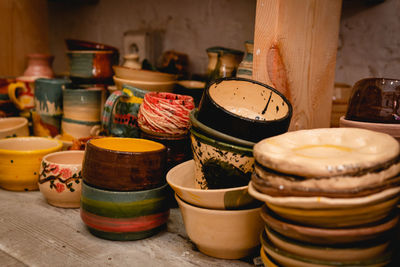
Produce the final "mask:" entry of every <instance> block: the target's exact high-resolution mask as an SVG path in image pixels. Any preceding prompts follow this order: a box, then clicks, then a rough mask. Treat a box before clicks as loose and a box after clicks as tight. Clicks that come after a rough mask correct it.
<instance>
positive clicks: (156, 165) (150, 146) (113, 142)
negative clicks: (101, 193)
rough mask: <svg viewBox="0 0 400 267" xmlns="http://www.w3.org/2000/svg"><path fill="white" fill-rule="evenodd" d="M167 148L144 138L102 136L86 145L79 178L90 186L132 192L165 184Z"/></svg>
mask: <svg viewBox="0 0 400 267" xmlns="http://www.w3.org/2000/svg"><path fill="white" fill-rule="evenodd" d="M166 159H167V149H166V147H165V146H164V145H162V144H160V143H157V142H153V141H150V140H145V139H134V138H114V137H106V138H100V139H91V140H90V141H89V142H88V143H87V146H86V153H85V160H84V163H83V171H82V176H83V180H84V181H85V182H86V183H88V184H89V185H91V186H94V187H97V188H102V189H107V190H115V191H134V190H147V189H152V188H156V187H158V186H160V185H163V184H164V183H165V175H164V174H165V166H166Z"/></svg>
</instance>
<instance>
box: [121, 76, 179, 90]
mask: <svg viewBox="0 0 400 267" xmlns="http://www.w3.org/2000/svg"><path fill="white" fill-rule="evenodd" d="M113 78H114V82H115V85H116V86H117V89H118V90H122V85H124V84H126V85H130V86H133V87H137V88H139V89H143V90H147V91H155V92H172V91H173V89H174V87H175V81H166V82H155V81H142V80H127V79H122V78H119V77H117V76H114V77H113Z"/></svg>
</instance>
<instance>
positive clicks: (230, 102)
mask: <svg viewBox="0 0 400 267" xmlns="http://www.w3.org/2000/svg"><path fill="white" fill-rule="evenodd" d="M291 117H292V105H291V104H290V103H289V101H288V100H287V99H286V98H285V96H283V95H282V94H281V93H280V92H278V91H277V90H275V89H274V88H272V87H270V86H268V85H265V84H262V83H259V82H256V81H253V80H248V79H243V78H226V79H220V80H217V81H215V82H214V83H212V84H210V85H208V86H207V88H206V90H205V92H204V94H203V98H202V99H201V101H200V105H199V113H198V120H199V121H200V122H202V123H204V124H205V125H207V126H208V127H211V128H213V129H215V130H217V131H221V132H223V133H225V134H229V135H231V136H234V137H236V138H240V139H244V140H247V141H252V142H258V141H260V140H262V139H264V138H267V137H271V136H275V135H279V134H282V133H285V132H286V131H287V130H288V128H289V123H290V119H291Z"/></svg>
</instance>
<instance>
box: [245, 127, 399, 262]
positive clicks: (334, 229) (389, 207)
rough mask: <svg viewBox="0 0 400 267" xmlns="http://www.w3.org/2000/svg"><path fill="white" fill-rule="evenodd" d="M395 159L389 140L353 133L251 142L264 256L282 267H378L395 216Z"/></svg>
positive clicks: (307, 133)
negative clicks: (263, 226)
mask: <svg viewBox="0 0 400 267" xmlns="http://www.w3.org/2000/svg"><path fill="white" fill-rule="evenodd" d="M356 139H357V141H356V142H355V140H356ZM399 155H400V145H399V143H398V142H397V141H396V140H395V139H394V138H393V137H391V136H390V135H388V134H384V133H379V132H374V131H370V130H365V129H358V128H329V129H328V128H327V129H312V130H301V131H293V132H288V133H285V134H282V135H278V136H275V137H271V138H266V139H264V140H262V141H260V142H258V143H257V144H256V145H255V146H254V159H255V162H256V163H255V168H254V172H253V174H252V178H251V182H250V184H249V194H250V195H251V196H253V197H254V198H256V199H258V200H260V201H263V202H265V206H264V207H263V209H262V211H261V217H262V218H263V220H264V221H265V224H266V228H265V231H264V232H263V233H262V235H261V237H260V239H261V243H262V250H264V254H265V255H264V256H265V257H270V258H271V259H272V260H273V261H274V262H277V263H279V264H282V265H284V266H336V265H337V264H340V265H341V266H354V265H362V266H369V265H371V266H385V265H386V264H387V263H388V262H389V261H390V257H391V254H392V253H393V251H392V250H393V249H392V246H391V243H392V238H391V234H392V233H393V231H394V229H395V227H396V225H397V221H398V216H399V215H398V211H397V205H398V202H399V198H400V196H399V192H400V183H399V179H400V176H399V173H400V164H399Z"/></svg>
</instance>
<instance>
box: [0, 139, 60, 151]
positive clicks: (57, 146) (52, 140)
mask: <svg viewBox="0 0 400 267" xmlns="http://www.w3.org/2000/svg"><path fill="white" fill-rule="evenodd" d="M13 139H30V140H34V139H36V140H46V141H51V142H55V143H57V145H56V146H53V147H50V148H46V149H36V150H11V149H1V148H0V153H7V154H17V155H19V154H37V153H50V152H53V150H54V149H61V148H62V146H63V143H62V142H61V141H60V140H57V139H54V138H47V137H39V136H26V137H11V138H5V139H1V140H0V143H1V142H5V141H7V140H13Z"/></svg>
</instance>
